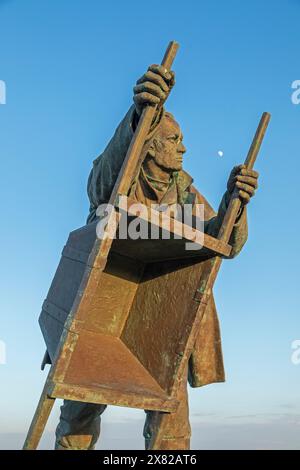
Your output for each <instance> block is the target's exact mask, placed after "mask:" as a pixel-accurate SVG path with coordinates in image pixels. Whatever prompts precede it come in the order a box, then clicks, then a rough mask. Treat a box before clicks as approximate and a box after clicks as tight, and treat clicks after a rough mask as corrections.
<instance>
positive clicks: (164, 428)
mask: <svg viewBox="0 0 300 470" xmlns="http://www.w3.org/2000/svg"><path fill="white" fill-rule="evenodd" d="M178 399H179V402H180V404H179V407H178V409H177V411H176V412H175V413H162V412H158V411H146V414H147V417H146V422H145V426H144V438H145V448H146V449H153V447H152V446H151V442H152V441H153V437H154V436H155V434H156V433H158V431H159V434H160V436H161V437H160V439H159V447H155V448H156V449H160V450H166V449H169V450H184V449H189V448H190V438H191V426H190V422H189V405H188V393H187V370H186V374H185V375H184V378H183V380H182V385H181V387H180V389H179V391H178Z"/></svg>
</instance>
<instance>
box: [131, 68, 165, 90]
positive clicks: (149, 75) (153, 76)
mask: <svg viewBox="0 0 300 470" xmlns="http://www.w3.org/2000/svg"><path fill="white" fill-rule="evenodd" d="M145 82H152V83H155V85H158V86H159V87H160V88H161V89H162V90H163V91H164V92H165V93H168V91H169V87H168V85H167V83H166V82H165V80H164V79H163V78H162V77H161V75H158V74H157V73H154V72H151V70H148V72H146V73H145V74H144V75H143V76H142V77H141V78H139V80H138V81H137V82H136V84H137V85H139V84H140V83H145Z"/></svg>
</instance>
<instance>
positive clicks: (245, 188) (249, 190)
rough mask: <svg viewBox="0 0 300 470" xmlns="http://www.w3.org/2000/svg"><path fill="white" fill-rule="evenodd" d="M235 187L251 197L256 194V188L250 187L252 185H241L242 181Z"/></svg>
mask: <svg viewBox="0 0 300 470" xmlns="http://www.w3.org/2000/svg"><path fill="white" fill-rule="evenodd" d="M235 185H236V187H237V188H238V189H239V190H242V191H243V192H246V193H248V194H249V196H250V197H251V196H253V194H254V193H255V188H254V187H253V186H250V184H246V183H241V182H240V181H237V182H236V184H235Z"/></svg>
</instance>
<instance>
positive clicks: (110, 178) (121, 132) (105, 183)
mask: <svg viewBox="0 0 300 470" xmlns="http://www.w3.org/2000/svg"><path fill="white" fill-rule="evenodd" d="M135 119H136V117H135V107H134V105H133V106H131V108H130V109H129V111H128V112H127V114H126V115H125V117H124V118H123V119H122V121H121V122H120V124H119V125H118V127H117V129H116V131H115V133H114V135H113V137H112V138H111V140H110V141H109V143H108V145H107V146H106V148H105V150H104V152H103V153H102V154H101V155H100V156H99V157H98V158H97V159H96V160H94V162H93V168H92V170H91V172H90V175H89V179H88V184H87V192H88V197H89V200H90V212H89V216H88V219H87V222H88V223H89V222H93V220H94V219H95V217H96V210H97V207H98V206H99V205H100V204H104V203H107V202H108V200H109V197H110V194H111V192H112V190H113V187H114V184H115V182H116V179H117V177H118V174H119V171H120V169H121V166H122V163H123V161H124V158H125V156H126V152H127V149H128V147H129V144H130V141H131V139H132V136H133V132H134V126H135Z"/></svg>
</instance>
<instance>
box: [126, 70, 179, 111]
mask: <svg viewBox="0 0 300 470" xmlns="http://www.w3.org/2000/svg"><path fill="white" fill-rule="evenodd" d="M174 84H175V74H174V72H172V71H168V70H167V69H165V68H164V67H163V66H162V65H156V64H153V65H150V67H148V70H147V72H146V73H145V74H144V75H143V76H142V77H141V78H140V79H139V80H138V81H137V82H136V86H135V87H134V88H133V92H134V96H133V101H134V104H135V109H136V112H137V114H138V116H140V115H141V114H142V111H143V108H144V107H145V106H148V105H150V106H154V105H156V104H157V105H158V107H161V106H163V104H164V102H165V101H166V99H167V97H168V95H169V93H170V91H171V89H172V88H173V86H174Z"/></svg>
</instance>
